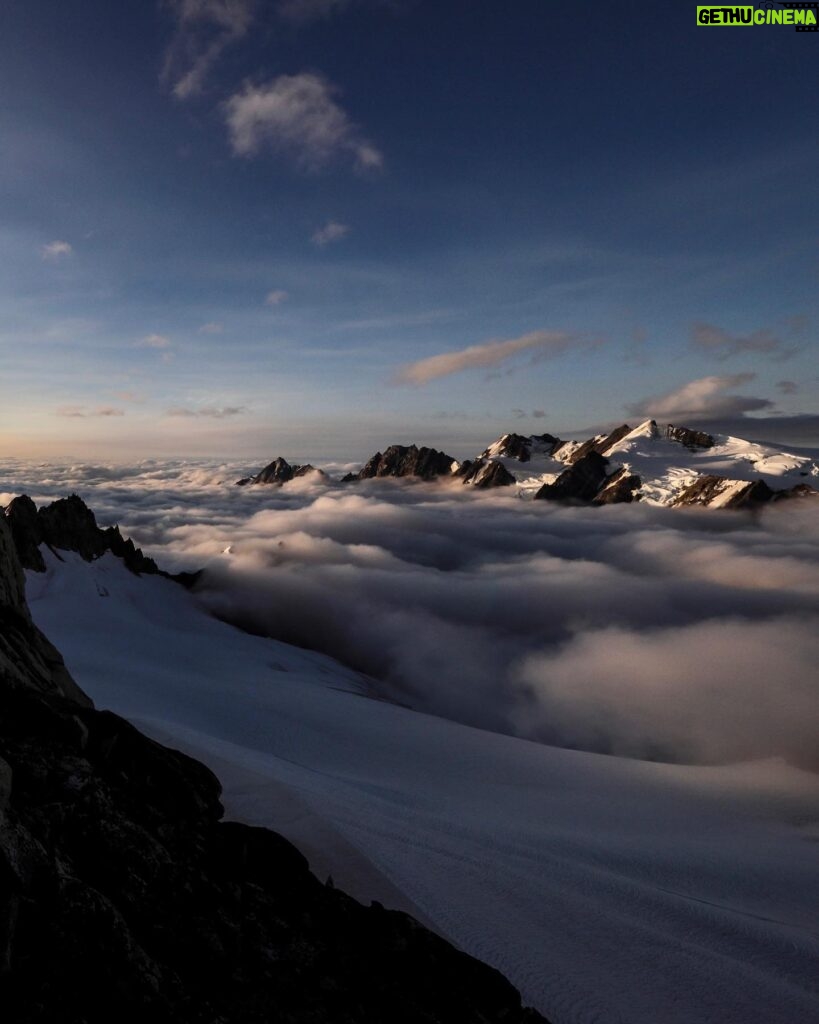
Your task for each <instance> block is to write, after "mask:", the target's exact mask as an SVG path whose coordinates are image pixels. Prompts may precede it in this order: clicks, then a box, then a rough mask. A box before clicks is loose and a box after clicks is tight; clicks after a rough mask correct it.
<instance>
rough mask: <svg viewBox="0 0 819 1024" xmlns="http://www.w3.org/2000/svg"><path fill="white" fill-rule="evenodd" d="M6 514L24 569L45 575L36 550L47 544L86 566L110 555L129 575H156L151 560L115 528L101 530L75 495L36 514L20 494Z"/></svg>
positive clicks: (29, 502) (33, 505)
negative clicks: (78, 558)
mask: <svg viewBox="0 0 819 1024" xmlns="http://www.w3.org/2000/svg"><path fill="white" fill-rule="evenodd" d="M5 514H6V519H7V521H8V524H9V526H10V527H11V532H12V536H13V538H14V543H15V546H16V548H17V554H18V557H19V559H20V562H21V564H22V565H23V568H25V569H33V570H34V571H35V572H45V562H44V561H43V556H42V554H41V552H40V550H39V548H40V545H41V544H47V545H48V546H49V547H50V548H52V550H53V549H55V548H59V549H60V550H62V551H76V552H77V553H78V554H79V555H81V556H82V558H84V559H85V560H86V561H87V562H90V561H93V559H95V558H99V557H100V556H101V555H104V554H105V553H106V552H108V551H110V552H111V553H112V554H114V555H116V556H117V557H118V558H121V559H122V560H123V562H125V565H126V566H127V567H128V568H129V569H130V570H131V572H135V573H150V574H154V573H158V572H159V569H158V568H157V566H156V563H155V562H154V560H153V559H152V558H148V557H146V556H145V555H143V553H142V551H141V550H140V549H139V548H137V547H135V546H134V542H133V541H132V540H131V539H130V538H129V539H127V540H126V539H125V538H124V537H123V536H122V534H121V533H120V532H119V527H118V526H109V527H108V528H107V529H105V530H103V529H100V527H99V526H97V520H96V518H95V516H94V513H93V512H92V511H91V509H90V508H89V507H88V506H87V505H86V504H85V502H84V501H83V500H82V498H80V497H78V496H77V495H76V494H72V495H71V496H70V497H68V498H60V500H59V501H55V502H52V503H51V504H50V505H44V506H43V507H42V508H41V509H39V510H38V509H37V506H36V505H35V504H34V502H33V501H32V500H31V498H29V497H28V495H26V494H23V495H21V496H20V497H18V498H15V499H14V500H13V501H12V502H11V503H10V504H9V505H8V506H7V507H6V509H5Z"/></svg>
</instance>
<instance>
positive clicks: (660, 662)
mask: <svg viewBox="0 0 819 1024" xmlns="http://www.w3.org/2000/svg"><path fill="white" fill-rule="evenodd" d="M2 468H3V470H4V475H3V484H2V486H3V488H4V490H5V489H7V491H8V493H9V494H11V493H19V491H21V490H28V491H29V492H30V493H32V494H33V496H35V498H38V497H40V498H47V497H53V496H55V495H57V494H63V493H65V492H66V491H67V490H71V489H76V490H77V491H78V492H79V493H80V494H81V495H82V496H83V497H84V498H86V500H87V501H88V502H89V504H91V505H92V506H93V507H94V508H95V509H96V510H97V513H98V518H99V519H100V521H101V522H103V523H108V522H112V521H115V520H116V521H119V522H120V523H121V524H122V527H123V529H124V530H125V531H126V532H128V533H130V534H131V535H132V536H133V537H134V539H135V540H136V541H137V542H138V543H140V544H142V545H143V546H144V547H145V548H146V549H147V551H148V553H150V554H151V555H153V556H154V557H156V558H157V559H158V560H159V561H160V563H162V564H164V565H167V566H169V567H183V566H184V567H186V568H191V567H196V566H200V565H205V566H206V573H205V575H204V577H203V580H202V583H201V585H200V588H199V591H198V596H199V599H200V600H201V601H203V602H204V603H205V604H206V605H207V606H208V607H209V608H211V609H212V610H213V611H214V612H215V613H216V614H218V615H220V616H222V617H224V618H227V619H229V620H231V621H234V622H236V623H239V624H241V625H243V626H245V627H246V628H249V629H251V630H254V631H258V632H262V633H265V634H269V635H271V636H275V637H277V638H279V639H283V640H287V641H290V642H293V643H297V644H300V645H303V646H306V647H310V648H316V649H318V650H321V651H324V652H327V653H330V654H333V655H335V656H336V657H338V658H340V659H341V660H342V661H344V662H346V663H347V664H349V665H352V666H353V667H355V668H357V669H359V670H361V671H362V672H365V673H367V674H369V675H372V676H374V677H376V679H378V680H380V686H381V689H382V692H383V693H384V694H385V695H386V696H389V697H391V698H393V699H397V700H402V701H405V702H407V703H410V704H412V705H414V706H416V707H420V708H424V709H426V710H429V711H433V712H435V713H437V714H441V715H445V716H448V717H452V718H455V719H459V720H461V721H464V722H467V723H470V724H473V725H477V726H480V727H484V728H489V729H495V730H500V731H505V732H512V733H516V734H518V735H521V736H524V737H528V738H531V739H534V740H538V741H542V742H549V743H556V744H561V745H567V746H576V747H580V748H583V749H592V750H598V751H604V752H610V753H614V754H626V755H633V756H638V757H652V758H667V759H672V760H686V761H689V760H690V761H706V762H714V761H716V762H720V761H729V760H738V759H749V758H760V757H771V756H785V757H788V758H789V759H792V760H795V761H797V762H798V763H800V764H802V765H804V766H806V767H813V768H819V754H817V751H816V737H817V735H819V678H818V676H819V673H817V665H819V628H817V627H818V626H819V546H818V545H817V540H819V521H818V520H817V516H816V510H815V507H814V504H813V503H804V504H802V503H799V502H795V503H792V504H789V505H787V506H780V507H774V508H770V509H767V510H766V511H765V512H764V513H762V514H761V515H758V516H751V515H749V514H746V513H730V512H719V511H708V510H686V511H672V510H669V509H652V508H641V507H639V506H634V507H632V506H615V507H611V508H601V509H578V508H570V509H562V508H556V507H553V506H551V505H549V504H547V503H545V502H537V503H528V502H524V501H521V500H520V499H517V498H515V497H512V496H509V495H505V494H490V495H486V494H477V493H476V492H473V491H469V490H467V489H465V488H462V487H454V488H451V487H447V486H434V485H430V484H412V483H409V484H407V483H401V482H390V481H371V482H368V483H365V484H361V485H356V486H350V487H342V486H338V485H324V484H321V483H318V482H314V481H312V480H311V479H310V478H304V479H301V480H298V481H294V482H293V483H292V484H288V485H286V486H285V487H284V488H281V489H278V490H277V489H270V488H262V487H258V488H236V487H234V486H233V481H234V480H235V479H237V478H238V477H239V476H241V475H243V474H244V473H245V472H246V470H247V469H248V467H245V466H213V465H203V464H197V465H191V464H187V465H176V464H173V463H150V464H145V465H142V466H139V467H131V468H127V469H122V468H116V467H100V466H96V467H89V466H80V467H78V466H63V467H54V466H50V467H47V468H46V467H39V468H37V467H32V466H30V465H28V466H24V465H21V464H14V465H9V464H6V465H5V466H4V467H2ZM33 480H34V481H37V483H36V484H35V485H32V481H33ZM0 500H2V496H0ZM226 549H229V551H226Z"/></svg>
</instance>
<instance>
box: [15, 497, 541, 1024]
mask: <svg viewBox="0 0 819 1024" xmlns="http://www.w3.org/2000/svg"><path fill="white" fill-rule="evenodd" d="M0 619H2V623H3V629H2V631H0V1006H2V1016H3V1020H4V1022H8V1024H35V1022H36V1024H56V1022H58V1021H59V1022H60V1024H109V1022H111V1021H134V1022H149V1021H150V1022H151V1024H172V1022H173V1024H216V1022H219V1024H234V1022H235V1024H296V1022H299V1024H302V1022H303V1024H383V1022H384V1021H390V1022H396V1024H449V1022H451V1024H470V1022H474V1024H492V1022H497V1024H501V1022H503V1024H524V1022H527V1024H535V1022H537V1021H541V1020H542V1018H541V1017H540V1016H539V1015H538V1014H536V1013H534V1012H532V1011H527V1010H523V1009H521V1006H520V999H519V996H518V993H517V992H516V991H515V989H514V988H513V987H512V986H511V985H510V984H509V983H508V982H507V981H505V980H504V979H503V977H502V976H501V975H500V974H499V973H498V972H497V971H494V970H492V969H491V968H489V967H486V966H485V965H483V964H481V963H479V962H478V961H476V960H474V959H472V958H471V957H469V956H467V955H465V954H464V953H461V952H458V951H457V950H456V949H454V948H453V947H452V946H450V945H449V944H448V943H447V942H445V941H444V940H443V939H441V938H439V937H437V936H436V935H433V934H432V933H431V932H429V931H427V930H426V929H425V928H423V927H422V926H421V925H419V924H418V923H417V922H415V921H414V920H413V919H412V918H410V917H409V916H407V915H405V914H402V913H397V912H392V911H388V910H384V909H383V908H382V907H381V906H379V905H377V904H373V905H372V906H370V907H364V906H362V905H361V904H359V903H357V902H355V901H354V900H353V899H351V898H350V897H348V896H346V895H345V894H344V893H343V892H341V891H339V890H337V889H335V888H333V887H331V886H330V885H326V886H325V885H322V884H321V883H320V882H319V881H318V880H317V879H316V878H315V877H314V876H313V875H312V874H311V873H310V871H309V869H308V865H307V862H306V861H305V859H304V858H303V857H302V855H301V854H300V853H299V852H298V851H297V850H296V849H295V848H294V847H293V846H291V844H290V843H288V842H287V841H286V840H284V839H283V838H282V837H280V836H278V835H276V834H274V833H272V832H268V831H266V830H264V829H258V828H251V827H249V826H245V825H240V824H236V823H224V822H222V821H221V820H220V819H221V817H222V807H221V804H220V800H219V797H220V787H219V783H218V781H217V780H216V778H215V777H214V776H213V775H212V774H211V772H210V771H209V770H208V769H207V768H205V767H204V766H203V765H201V764H198V763H197V762H196V761H193V760H191V759H190V758H188V757H186V756H184V755H182V754H180V753H177V752H175V751H173V750H169V749H167V748H165V747H162V746H160V745H159V744H157V743H154V742H153V741H151V740H149V739H147V738H146V737H145V736H143V735H142V734H141V733H139V732H138V731H137V730H136V729H135V728H134V727H133V726H131V725H129V724H128V723H127V722H125V721H123V720H122V719H121V718H119V717H117V716H116V715H113V714H111V713H110V712H100V711H96V710H95V709H94V708H93V707H91V706H90V702H89V701H88V699H87V698H86V697H85V696H84V695H83V694H82V693H81V691H79V689H78V688H77V687H76V684H74V683H73V681H72V680H71V679H70V676H69V675H68V673H67V672H66V671H65V669H64V667H63V666H61V663H60V665H51V666H49V665H47V663H46V661H45V660H44V659H43V657H42V655H43V650H42V647H41V644H42V642H43V641H44V638H42V636H41V634H38V632H37V631H36V630H35V629H34V627H33V626H32V624H31V620H30V616H29V615H28V609H27V608H26V606H25V601H24V598H23V589H22V573H21V569H20V566H19V564H18V562H17V558H16V553H15V550H14V546H13V543H12V539H11V534H10V530H9V528H8V526H7V523H6V521H5V519H4V518H3V517H0ZM9 623H11V624H12V627H11V628H9ZM45 642H46V643H47V641H45ZM52 651H53V648H52ZM57 657H58V656H57Z"/></svg>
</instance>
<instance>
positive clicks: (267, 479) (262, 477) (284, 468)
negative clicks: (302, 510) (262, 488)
mask: <svg viewBox="0 0 819 1024" xmlns="http://www.w3.org/2000/svg"><path fill="white" fill-rule="evenodd" d="M308 473H318V474H319V476H321V477H324V478H325V479H326V477H327V474H326V473H325V472H324V471H323V470H321V469H316V467H315V466H311V465H310V464H309V463H307V464H305V465H304V466H298V465H297V466H291V465H290V463H289V462H287V461H286V460H285V459H282V458H281V457H279V458H278V459H274V460H273V461H272V462H271V463H270V464H269V465H267V466H265V467H264V469H262V470H260V472H258V473H257V474H256V475H255V476H246V477H244V478H243V479H241V480H237V481H236V485H237V487H246V486H247V485H248V484H274V485H278V486H279V487H281V485H282V484H286V483H288V481H290V480H294V479H295V478H296V477H300V476H306V475H307V474H308Z"/></svg>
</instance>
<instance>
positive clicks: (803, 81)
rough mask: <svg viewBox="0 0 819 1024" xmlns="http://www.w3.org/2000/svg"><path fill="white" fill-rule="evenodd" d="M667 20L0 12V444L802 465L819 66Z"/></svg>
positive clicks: (663, 15) (92, 453)
mask: <svg viewBox="0 0 819 1024" xmlns="http://www.w3.org/2000/svg"><path fill="white" fill-rule="evenodd" d="M695 6H696V5H689V4H686V3H674V4H663V5H658V4H653V5H646V4H637V3H624V4H619V5H612V4H603V3H599V2H596V0H595V2H588V3H586V4H582V5H579V4H574V5H557V4H551V3H546V2H544V0H518V2H516V3H514V4H502V3H500V2H498V3H481V4H476V3H465V2H457V3H456V2H451V3H450V2H446V0H437V2H432V0H346V2H345V0H281V2H278V3H271V2H268V3H262V2H261V0H258V2H255V3H254V2H252V0H164V2H162V3H153V2H151V0H146V2H144V3H141V4H112V3H110V2H105V3H101V2H100V3H98V2H94V0H83V2H77V0H62V2H59V3H57V2H45V0H29V2H28V3H26V4H24V5H23V4H16V5H9V7H10V9H9V10H7V11H5V12H4V14H3V16H2V22H3V23H2V32H0V131H2V143H3V144H2V152H0V266H2V267H3V273H2V274H0V374H1V375H2V376H0V380H2V405H1V406H0V453H3V452H5V453H6V454H9V455H15V454H18V455H26V454H38V455H49V454H53V455H55V456H57V455H71V456H74V457H94V458H98V457H110V458H117V457H122V458H131V457H133V456H135V455H140V454H141V455H146V456H148V455H154V454H188V453H189V454H213V455H219V456H221V455H231V454H235V455H241V456H242V457H244V456H248V457H251V456H257V455H258V456H259V457H265V456H268V455H269V456H270V457H272V456H274V455H280V454H281V455H285V456H286V457H290V458H301V457H309V458H313V459H320V458H322V457H324V458H359V457H364V456H365V455H368V454H369V453H370V451H371V450H372V449H374V448H375V447H381V446H383V445H386V444H389V443H391V442H404V443H408V442H410V441H416V442H418V443H431V444H436V445H438V446H442V447H446V449H447V450H448V451H450V452H451V453H452V454H454V455H456V456H461V455H469V454H474V450H475V448H476V447H478V448H480V447H483V445H484V444H485V443H486V442H488V441H489V440H491V439H493V438H494V437H495V436H496V435H497V434H499V433H501V432H503V431H505V430H518V431H520V432H524V433H530V432H533V431H536V432H542V431H544V430H549V431H551V432H553V433H563V434H565V433H568V432H570V431H575V430H576V431H582V430H584V429H586V428H587V427H592V426H597V425H605V424H607V423H614V422H621V421H623V420H624V419H634V418H635V417H636V416H641V415H643V414H649V415H650V414H652V413H656V414H657V415H662V416H664V417H667V418H673V419H675V420H676V421H678V422H682V421H683V420H690V421H692V422H693V421H697V422H703V423H723V424H725V425H729V426H731V427H732V429H734V430H735V432H736V431H738V430H740V429H744V430H745V433H746V434H747V435H749V436H755V437H759V436H765V435H766V432H767V434H770V435H771V436H774V435H775V436H777V437H783V438H786V439H788V440H789V441H792V442H794V443H796V442H798V441H803V442H806V443H807V442H816V443H819V437H816V436H815V435H816V431H815V429H814V428H815V426H816V419H815V417H813V414H814V413H815V412H816V411H817V397H819V381H818V380H817V375H819V367H818V366H817V361H816V330H817V322H819V321H818V318H819V304H817V300H816V293H817V283H819V259H818V258H817V251H816V239H817V231H816V228H817V192H816V187H815V183H816V180H817V176H818V175H819V146H817V114H816V105H815V102H814V101H813V97H815V92H816V86H817V80H818V78H819V76H818V75H817V67H818V66H819V64H818V63H817V45H819V42H817V36H816V35H813V34H805V33H796V32H794V31H793V29H792V28H785V27H773V26H771V27H758V28H757V27H755V28H751V29H748V30H746V31H738V32H727V31H722V30H720V29H717V28H698V27H697V26H696V24H695ZM438 357H440V358H438ZM743 418H750V419H752V420H753V422H752V423H750V424H742V423H741V422H740V421H741V420H742V419H743ZM763 421H764V422H763Z"/></svg>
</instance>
